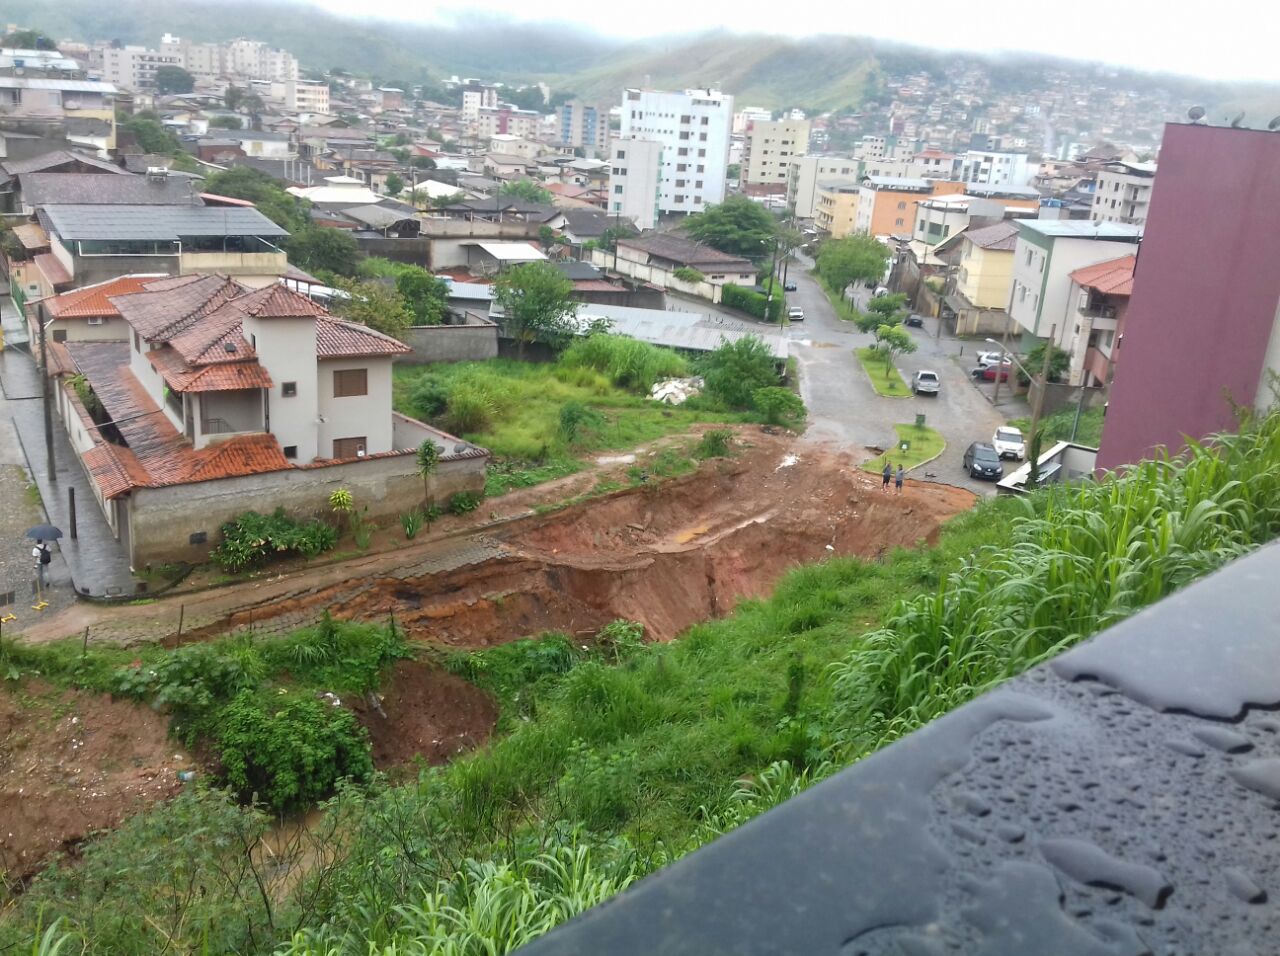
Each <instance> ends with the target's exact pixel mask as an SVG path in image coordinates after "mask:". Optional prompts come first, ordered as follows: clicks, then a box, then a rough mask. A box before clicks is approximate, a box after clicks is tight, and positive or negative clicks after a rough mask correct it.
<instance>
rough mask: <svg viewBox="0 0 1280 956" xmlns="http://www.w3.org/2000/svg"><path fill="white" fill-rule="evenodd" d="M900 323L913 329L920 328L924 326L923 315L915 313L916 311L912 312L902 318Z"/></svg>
mask: <svg viewBox="0 0 1280 956" xmlns="http://www.w3.org/2000/svg"><path fill="white" fill-rule="evenodd" d="M902 324H903V325H906V326H909V327H910V328H913V329H922V328H924V316H923V315H916V313H914V312H912V313H911V314H910V315H909V316H907V317H906V318H905V319H904V320H903V322H902Z"/></svg>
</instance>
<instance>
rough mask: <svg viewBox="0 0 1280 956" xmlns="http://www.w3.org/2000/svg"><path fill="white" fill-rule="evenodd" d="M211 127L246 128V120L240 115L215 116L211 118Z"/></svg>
mask: <svg viewBox="0 0 1280 956" xmlns="http://www.w3.org/2000/svg"><path fill="white" fill-rule="evenodd" d="M209 128H210V129H244V120H242V119H240V117H238V116H215V117H213V118H212V119H210V120H209Z"/></svg>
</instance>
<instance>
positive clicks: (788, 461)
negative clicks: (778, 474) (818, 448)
mask: <svg viewBox="0 0 1280 956" xmlns="http://www.w3.org/2000/svg"><path fill="white" fill-rule="evenodd" d="M799 461H800V456H799V455H787V456H786V457H785V458H783V459H782V461H780V462H778V467H777V468H775V469H773V470H774V471H781V470H782V469H783V468H790V467H791V466H792V465H794V464H796V463H797V462H799Z"/></svg>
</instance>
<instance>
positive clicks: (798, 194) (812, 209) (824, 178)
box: [787, 156, 861, 219]
mask: <svg viewBox="0 0 1280 956" xmlns="http://www.w3.org/2000/svg"><path fill="white" fill-rule="evenodd" d="M860 167H861V163H860V162H859V161H858V160H856V159H850V158H849V157H848V156H799V157H796V158H793V159H792V160H791V162H790V163H788V164H787V210H788V211H789V212H790V214H791V215H792V216H794V217H795V218H797V219H812V218H814V215H815V214H816V209H817V203H818V191H819V188H820V187H821V186H822V185H823V184H825V183H828V182H831V181H833V180H837V179H853V180H856V179H857V178H858V175H859V170H860Z"/></svg>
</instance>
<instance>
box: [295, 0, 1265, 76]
mask: <svg viewBox="0 0 1280 956" xmlns="http://www.w3.org/2000/svg"><path fill="white" fill-rule="evenodd" d="M314 2H317V3H318V4H319V5H320V6H323V7H325V8H326V9H328V10H331V11H333V12H334V13H338V14H342V15H346V16H352V15H360V14H362V13H363V14H369V15H373V16H377V17H382V18H385V19H388V20H403V19H412V20H417V21H428V22H446V23H447V22H454V23H465V22H466V19H467V14H468V12H477V13H489V14H496V15H500V16H502V17H503V19H510V20H514V21H531V20H562V21H563V20H569V19H571V18H572V22H573V23H575V24H577V25H580V26H583V27H587V28H589V29H595V30H598V31H599V32H602V33H606V34H610V35H614V36H621V37H632V38H636V37H650V36H657V35H662V34H679V33H692V32H696V31H700V30H707V29H711V28H715V27H727V28H729V29H732V30H736V31H740V32H744V33H768V34H777V33H782V34H787V35H790V36H807V35H812V34H815V33H827V34H831V33H845V34H856V35H860V36H873V37H879V38H881V39H886V40H897V41H900V42H903V43H911V44H917V45H920V46H928V47H942V48H951V49H966V50H976V51H979V52H1000V51H1006V50H1012V51H1025V52H1030V53H1044V54H1049V55H1053V56H1064V57H1071V58H1078V59H1084V60H1100V61H1102V62H1105V63H1115V64H1119V65H1123V66H1129V67H1133V68H1135V69H1141V70H1154V71H1164V72H1171V73H1183V74H1188V75H1192V76H1204V77H1209V78H1211V79H1217V80H1260V81H1267V82H1280V56H1278V55H1277V53H1276V40H1277V27H1278V26H1280V13H1277V11H1276V5H1275V0H1215V2H1214V3H1212V4H1209V3H1204V2H1198V3H1192V2H1189V0H1163V2H1162V0H1129V2H1119V3H1107V4H1101V3H1088V2H1087V3H1082V4H1069V3H1068V4H1062V3H1043V2H1037V0H1016V2H1015V0H983V2H978V3H965V4H958V3H947V4H939V3H936V2H933V3H929V2H916V3H911V2H907V3H901V2H896V0H872V2H856V0H854V2H850V0H788V2H783V3H770V4H767V5H766V4H764V3H761V2H760V0H754V2H753V0H746V2H743V0H692V2H691V0H644V2H642V3H637V2H635V0H614V2H601V0H595V2H592V3H580V4H569V5H566V6H559V5H556V4H548V3H530V2H529V0H472V2H471V3H469V4H468V5H467V6H466V7H463V6H462V4H460V3H458V2H456V0H442V2H441V3H439V5H434V4H433V5H426V4H422V5H419V4H410V3H405V2H404V0H361V2H360V3H359V4H356V5H353V4H352V3H351V2H350V0H314ZM755 10H767V11H769V15H768V16H765V15H763V13H755V12H753V11H755ZM451 11H461V12H451ZM579 17H581V19H577V18H579Z"/></svg>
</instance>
